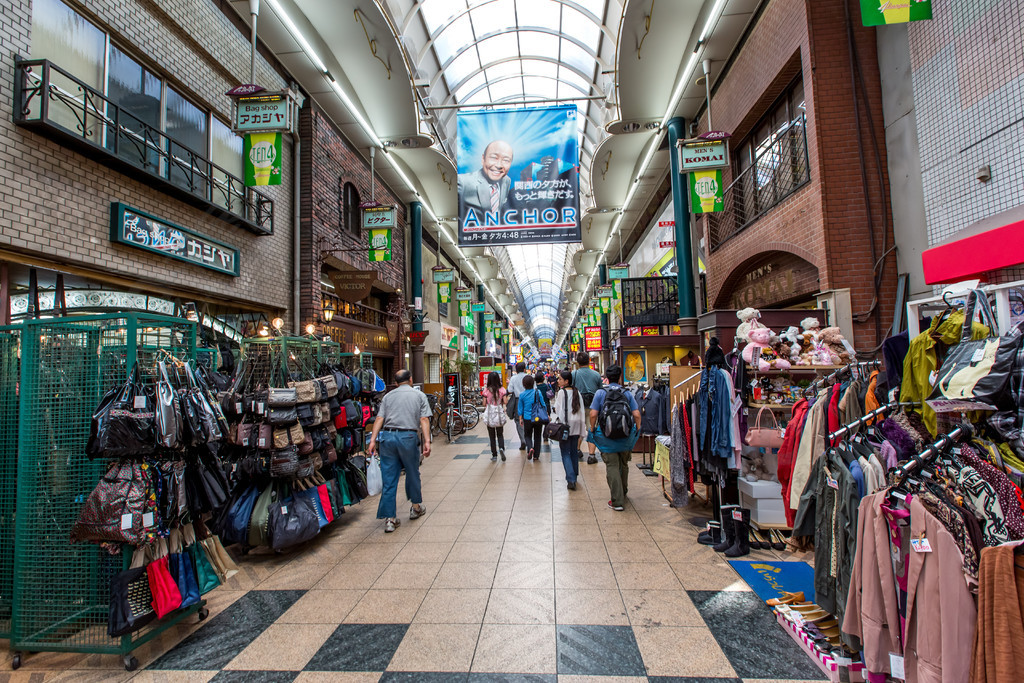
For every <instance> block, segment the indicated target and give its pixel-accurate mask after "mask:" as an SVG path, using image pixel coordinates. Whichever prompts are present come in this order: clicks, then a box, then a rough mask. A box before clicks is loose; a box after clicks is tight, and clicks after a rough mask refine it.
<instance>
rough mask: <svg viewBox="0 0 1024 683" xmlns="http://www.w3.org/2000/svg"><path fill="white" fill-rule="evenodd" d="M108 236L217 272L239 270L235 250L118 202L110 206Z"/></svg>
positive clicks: (119, 242)
mask: <svg viewBox="0 0 1024 683" xmlns="http://www.w3.org/2000/svg"><path fill="white" fill-rule="evenodd" d="M110 239H111V240H112V241H114V242H117V243H118V244H127V245H129V246H132V247H135V248H137V249H143V250H145V251H149V252H152V253H154V254H161V255H163V256H168V257H170V258H173V259H177V260H179V261H184V262H185V263H191V264H193V265H196V266H200V267H202V268H208V269H209V270H213V271H216V272H218V273H224V274H226V275H233V276H235V277H237V276H238V273H239V263H238V260H239V259H238V249H236V248H234V247H231V246H228V245H226V244H223V243H221V242H218V241H216V240H214V239H210V238H209V237H204V236H203V235H200V234H198V233H195V232H192V231H191V230H188V229H187V228H183V227H181V226H180V225H175V224H174V223H171V222H169V221H165V220H164V219H162V218H157V217H156V216H152V215H150V214H148V213H145V212H144V211H139V210H138V209H133V208H132V207H130V206H128V205H127V204H122V203H121V202H113V203H111V205H110Z"/></svg>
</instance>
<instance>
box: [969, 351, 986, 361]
mask: <svg viewBox="0 0 1024 683" xmlns="http://www.w3.org/2000/svg"><path fill="white" fill-rule="evenodd" d="M984 358H985V349H984V348H980V349H975V350H974V353H973V354H971V362H972V363H980V362H981V361H982V360H984Z"/></svg>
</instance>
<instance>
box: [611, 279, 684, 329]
mask: <svg viewBox="0 0 1024 683" xmlns="http://www.w3.org/2000/svg"><path fill="white" fill-rule="evenodd" d="M621 282H622V323H623V325H674V324H675V323H676V322H678V319H679V296H678V288H677V285H676V279H675V278H674V277H637V278H629V279H626V280H622V281H621Z"/></svg>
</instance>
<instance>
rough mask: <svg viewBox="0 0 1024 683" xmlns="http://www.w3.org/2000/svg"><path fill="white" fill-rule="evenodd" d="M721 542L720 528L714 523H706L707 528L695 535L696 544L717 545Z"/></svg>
mask: <svg viewBox="0 0 1024 683" xmlns="http://www.w3.org/2000/svg"><path fill="white" fill-rule="evenodd" d="M721 542H722V526H721V525H720V524H719V523H718V522H715V521H711V522H708V528H707V529H705V530H704V531H702V532H700V533H699V534H697V543H700V544H701V545H718V544H719V543H721Z"/></svg>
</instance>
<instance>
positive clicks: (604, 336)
mask: <svg viewBox="0 0 1024 683" xmlns="http://www.w3.org/2000/svg"><path fill="white" fill-rule="evenodd" d="M597 281H598V284H602V285H606V284H608V266H607V265H606V264H604V263H602V264H601V265H600V266H598V267H597ZM601 310H602V313H601V349H602V351H601V356H602V358H603V360H604V367H606V368H607V367H608V366H609V365H611V364H612V362H611V361H610V360H609V359H610V358H611V357H612V355H611V344H612V330H611V326H610V325H609V324H608V322H609V320H611V316H609V315H608V314H607V313H604V312H603V311H604V308H603V307H602V309H601Z"/></svg>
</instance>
